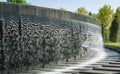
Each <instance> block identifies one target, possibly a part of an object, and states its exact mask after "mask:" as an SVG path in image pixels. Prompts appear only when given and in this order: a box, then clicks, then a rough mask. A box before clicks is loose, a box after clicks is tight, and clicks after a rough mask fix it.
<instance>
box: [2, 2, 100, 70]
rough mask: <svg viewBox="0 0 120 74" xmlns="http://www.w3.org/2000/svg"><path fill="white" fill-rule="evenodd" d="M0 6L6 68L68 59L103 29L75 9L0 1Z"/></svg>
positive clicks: (3, 62) (3, 58)
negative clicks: (65, 9) (57, 8)
mask: <svg viewBox="0 0 120 74" xmlns="http://www.w3.org/2000/svg"><path fill="white" fill-rule="evenodd" d="M4 7H5V8H4ZM0 8H1V9H0V14H1V15H0V20H1V21H2V23H1V24H0V26H1V27H2V29H1V32H0V34H3V36H2V38H1V39H0V41H1V43H0V44H1V46H0V50H1V52H0V57H2V59H1V58H0V61H2V62H0V67H1V68H4V69H9V68H13V67H21V66H24V65H25V66H28V65H34V64H37V63H41V64H48V63H50V62H56V61H58V60H62V59H68V58H70V57H73V56H76V55H77V54H79V52H81V50H80V48H81V45H82V44H83V43H84V42H85V41H86V40H88V39H87V38H89V37H91V36H93V37H94V36H96V35H97V34H98V33H100V27H98V26H97V25H95V24H94V23H96V24H98V25H99V22H98V21H96V20H95V19H92V18H90V17H86V16H83V15H78V14H76V13H71V12H67V11H66V12H64V11H60V10H54V9H49V8H42V7H35V6H26V5H18V4H10V3H0ZM78 20H79V21H78ZM82 21H83V22H82ZM85 21H86V22H91V23H93V24H90V23H85ZM96 40H97V39H96Z"/></svg>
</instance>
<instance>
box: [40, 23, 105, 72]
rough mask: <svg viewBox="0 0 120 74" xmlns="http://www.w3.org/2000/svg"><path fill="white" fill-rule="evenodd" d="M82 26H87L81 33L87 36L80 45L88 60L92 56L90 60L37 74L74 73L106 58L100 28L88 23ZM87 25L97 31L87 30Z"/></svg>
mask: <svg viewBox="0 0 120 74" xmlns="http://www.w3.org/2000/svg"><path fill="white" fill-rule="evenodd" d="M82 24H84V25H87V30H86V31H84V32H83V33H85V35H86V36H87V39H86V41H85V42H84V43H83V44H82V46H83V47H85V48H86V49H87V52H88V53H87V55H88V58H89V56H92V58H90V59H88V60H86V61H84V62H80V63H78V64H75V65H71V66H67V67H63V68H61V69H54V70H53V71H52V72H44V73H38V74H64V72H70V71H74V70H75V69H80V68H83V67H85V66H88V65H90V64H93V63H96V62H98V61H100V60H102V59H104V58H105V57H106V56H107V54H106V53H105V52H104V48H103V40H102V36H101V28H100V27H99V26H96V25H93V24H90V23H84V22H82ZM88 25H89V26H92V27H93V28H97V30H96V31H95V30H94V29H93V28H92V29H91V28H89V26H88ZM85 58H87V57H85Z"/></svg>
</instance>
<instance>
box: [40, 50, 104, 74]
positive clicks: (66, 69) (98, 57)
mask: <svg viewBox="0 0 120 74" xmlns="http://www.w3.org/2000/svg"><path fill="white" fill-rule="evenodd" d="M91 50H93V51H95V52H96V55H95V57H93V58H92V59H89V60H88V61H85V62H80V63H78V64H75V65H72V66H69V67H63V68H62V69H54V70H53V72H44V73H38V74H64V72H70V71H74V69H79V68H83V67H85V66H88V65H90V64H93V63H96V62H98V61H100V60H102V59H104V58H105V56H106V53H105V52H104V51H103V50H100V49H96V48H91Z"/></svg>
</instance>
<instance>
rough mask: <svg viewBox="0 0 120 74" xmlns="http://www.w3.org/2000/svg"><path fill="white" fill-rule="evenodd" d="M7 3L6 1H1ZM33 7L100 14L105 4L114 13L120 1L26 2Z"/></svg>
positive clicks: (47, 0) (29, 0)
mask: <svg viewBox="0 0 120 74" xmlns="http://www.w3.org/2000/svg"><path fill="white" fill-rule="evenodd" d="M0 1H2V2H6V0H0ZM26 1H27V2H28V3H30V4H31V5H35V6H41V7H48V8H54V9H59V8H61V7H64V8H66V10H67V11H72V12H75V11H76V10H77V8H79V7H85V9H86V10H87V11H88V12H92V13H98V10H99V9H100V8H101V7H103V6H104V5H105V4H107V5H110V6H111V7H112V9H114V11H115V10H116V8H117V7H119V6H120V0H26Z"/></svg>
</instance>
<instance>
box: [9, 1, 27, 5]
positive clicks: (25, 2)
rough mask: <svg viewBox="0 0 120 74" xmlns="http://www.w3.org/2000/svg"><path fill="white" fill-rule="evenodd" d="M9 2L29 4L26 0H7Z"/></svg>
mask: <svg viewBox="0 0 120 74" xmlns="http://www.w3.org/2000/svg"><path fill="white" fill-rule="evenodd" d="M7 2H12V3H20V4H28V3H27V1H26V0H7Z"/></svg>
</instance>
